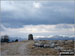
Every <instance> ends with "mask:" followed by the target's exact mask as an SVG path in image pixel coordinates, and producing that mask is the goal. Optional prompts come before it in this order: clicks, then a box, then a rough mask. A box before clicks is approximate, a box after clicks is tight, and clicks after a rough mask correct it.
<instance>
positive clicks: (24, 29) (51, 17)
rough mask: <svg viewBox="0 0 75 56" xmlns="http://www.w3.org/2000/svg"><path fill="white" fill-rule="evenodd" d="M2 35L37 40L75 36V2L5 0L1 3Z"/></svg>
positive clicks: (72, 0)
mask: <svg viewBox="0 0 75 56" xmlns="http://www.w3.org/2000/svg"><path fill="white" fill-rule="evenodd" d="M0 19H1V23H0V24H1V25H0V28H1V29H0V32H1V35H9V36H13V37H22V38H27V36H28V34H33V35H34V37H35V38H38V37H51V36H53V35H61V36H71V37H73V36H75V35H74V28H75V26H74V0H69V1H67V0H61V1H59V0H56V1H55V0H53V1H52V0H50V1H49V0H48V1H42V0H41V1H27V0H22V1H21V0H19V1H17V0H15V1H14V0H11V1H9V0H7V1H5V0H3V1H1V18H0Z"/></svg>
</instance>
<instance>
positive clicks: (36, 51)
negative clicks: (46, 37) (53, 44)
mask: <svg viewBox="0 0 75 56" xmlns="http://www.w3.org/2000/svg"><path fill="white" fill-rule="evenodd" d="M33 44H34V42H31V44H29V45H28V48H29V50H30V52H31V55H58V53H57V52H58V51H56V50H54V49H52V48H40V47H34V46H33Z"/></svg>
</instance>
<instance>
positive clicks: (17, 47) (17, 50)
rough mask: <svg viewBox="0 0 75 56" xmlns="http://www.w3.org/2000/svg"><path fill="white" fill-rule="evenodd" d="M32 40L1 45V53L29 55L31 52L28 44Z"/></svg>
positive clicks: (10, 55)
mask: <svg viewBox="0 0 75 56" xmlns="http://www.w3.org/2000/svg"><path fill="white" fill-rule="evenodd" d="M30 43H31V41H27V42H14V43H4V44H2V45H1V48H0V50H1V55H3V56H4V55H5V56H6V55H9V56H12V55H28V54H29V53H30V51H29V49H28V48H27V45H29V44H30Z"/></svg>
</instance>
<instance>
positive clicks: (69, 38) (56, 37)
mask: <svg viewBox="0 0 75 56" xmlns="http://www.w3.org/2000/svg"><path fill="white" fill-rule="evenodd" d="M36 40H75V37H63V36H53V37H50V38H48V37H45V38H40V37H39V38H37V39H36Z"/></svg>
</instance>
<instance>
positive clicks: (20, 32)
mask: <svg viewBox="0 0 75 56" xmlns="http://www.w3.org/2000/svg"><path fill="white" fill-rule="evenodd" d="M58 26H59V27H58ZM64 26H66V27H64ZM74 29H75V28H74V24H57V25H24V27H22V28H6V30H5V31H2V32H1V35H5V34H7V35H10V36H20V37H23V36H24V37H25V36H26V37H27V35H28V34H30V33H32V34H33V35H34V36H36V38H38V36H40V37H46V36H47V37H51V36H53V35H63V36H74Z"/></svg>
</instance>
